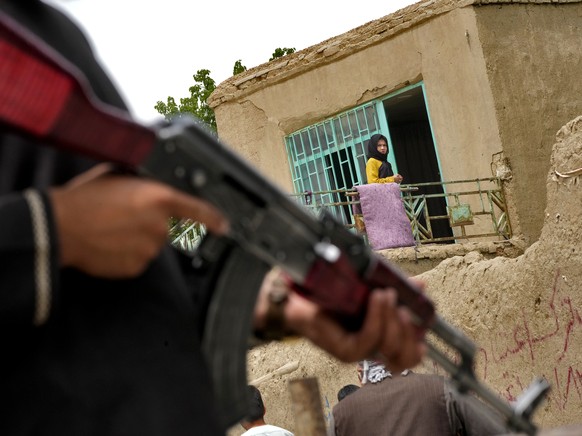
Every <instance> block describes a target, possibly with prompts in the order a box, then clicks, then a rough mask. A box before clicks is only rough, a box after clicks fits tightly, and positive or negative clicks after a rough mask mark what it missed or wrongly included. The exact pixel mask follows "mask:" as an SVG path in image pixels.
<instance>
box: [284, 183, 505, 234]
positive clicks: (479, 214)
mask: <svg viewBox="0 0 582 436" xmlns="http://www.w3.org/2000/svg"><path fill="white" fill-rule="evenodd" d="M401 191H402V200H403V204H404V209H405V211H406V214H407V216H408V218H409V220H410V226H411V229H412V233H413V235H414V238H415V240H416V242H417V244H429V243H436V242H449V243H450V242H459V241H460V240H468V239H479V240H491V239H494V240H504V239H509V238H511V237H512V231H511V224H510V220H509V216H508V213H507V205H506V202H505V196H504V195H503V189H502V185H501V181H500V180H499V179H498V178H486V179H471V180H456V181H451V182H442V183H436V182H433V183H417V184H408V185H402V186H401ZM293 197H294V198H295V199H296V200H297V201H298V202H299V203H301V204H302V205H304V206H305V207H307V208H308V209H310V210H311V211H313V212H314V213H318V212H319V211H321V210H326V211H327V212H328V213H331V214H332V215H333V216H334V217H335V218H336V219H337V220H339V221H340V222H342V223H343V224H344V225H345V226H346V227H348V228H351V229H354V231H357V232H359V233H362V234H363V235H364V236H365V217H363V225H362V223H361V222H360V220H361V219H362V217H361V216H358V214H354V213H353V211H354V206H356V205H358V204H359V200H358V196H357V191H356V190H355V189H338V190H331V191H320V192H303V193H301V194H294V195H293Z"/></svg>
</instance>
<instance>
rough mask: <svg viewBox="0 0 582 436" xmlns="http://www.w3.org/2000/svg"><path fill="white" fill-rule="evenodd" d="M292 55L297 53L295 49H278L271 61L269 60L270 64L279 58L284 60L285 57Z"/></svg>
mask: <svg viewBox="0 0 582 436" xmlns="http://www.w3.org/2000/svg"><path fill="white" fill-rule="evenodd" d="M291 53H295V49H294V48H276V49H275V51H274V52H273V54H272V55H271V59H269V62H271V61H274V60H275V59H277V58H282V57H283V56H286V55H288V54H291Z"/></svg>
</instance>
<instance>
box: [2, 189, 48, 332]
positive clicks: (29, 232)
mask: <svg viewBox="0 0 582 436" xmlns="http://www.w3.org/2000/svg"><path fill="white" fill-rule="evenodd" d="M54 234H55V231H54V225H53V222H52V214H51V211H50V208H49V206H48V201H47V197H46V195H45V194H42V193H40V192H38V191H34V190H27V191H25V192H24V193H22V194H9V195H4V196H1V197H0V264H1V265H2V274H0V322H1V323H2V324H3V325H5V326H7V325H17V324H18V325H33V324H34V325H42V324H44V323H45V322H46V320H47V319H48V318H49V316H50V312H51V307H52V303H53V301H54V298H55V293H54V289H55V288H56V287H57V286H56V280H57V272H56V271H57V270H56V263H57V262H56V259H57V256H58V254H57V249H56V246H55V245H54V243H53V241H54Z"/></svg>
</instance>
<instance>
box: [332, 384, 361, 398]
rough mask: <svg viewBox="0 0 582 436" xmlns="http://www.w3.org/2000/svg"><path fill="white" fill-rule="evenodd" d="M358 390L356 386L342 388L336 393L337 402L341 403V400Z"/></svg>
mask: <svg viewBox="0 0 582 436" xmlns="http://www.w3.org/2000/svg"><path fill="white" fill-rule="evenodd" d="M358 389H360V387H359V386H357V385H345V386H344V387H343V388H341V389H340V390H339V391H338V392H337V400H338V401H341V400H343V399H344V398H345V397H347V396H348V395H350V394H353V393H354V392H356V391H357V390H358Z"/></svg>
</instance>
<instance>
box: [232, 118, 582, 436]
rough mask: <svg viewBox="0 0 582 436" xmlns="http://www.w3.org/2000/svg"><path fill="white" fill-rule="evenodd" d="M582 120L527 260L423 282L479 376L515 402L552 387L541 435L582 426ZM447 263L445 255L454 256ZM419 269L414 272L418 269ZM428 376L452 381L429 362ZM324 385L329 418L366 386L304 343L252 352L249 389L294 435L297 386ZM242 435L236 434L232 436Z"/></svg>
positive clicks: (555, 160)
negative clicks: (344, 394) (537, 382)
mask: <svg viewBox="0 0 582 436" xmlns="http://www.w3.org/2000/svg"><path fill="white" fill-rule="evenodd" d="M580 176H582V117H578V118H576V119H574V120H572V121H570V122H569V123H568V124H567V125H565V126H564V127H562V129H560V131H559V132H558V133H557V135H556V142H555V144H554V146H553V152H552V157H551V165H550V172H549V173H548V174H547V181H546V189H547V207H546V211H545V222H544V227H543V230H542V234H541V236H540V239H539V240H538V241H537V242H535V243H533V244H532V245H531V246H529V247H527V248H525V251H523V254H521V255H513V256H509V257H507V256H503V253H500V254H502V255H501V256H497V257H491V256H487V255H486V254H484V253H483V252H482V251H478V250H475V251H470V252H468V253H466V254H463V255H454V256H452V257H447V258H446V259H444V260H442V261H441V262H440V263H439V264H438V265H436V266H435V267H434V268H432V269H430V270H428V271H426V272H423V273H421V274H419V275H418V276H417V277H419V278H421V279H422V280H424V281H425V282H426V283H427V288H428V291H427V292H428V293H429V295H430V297H431V298H432V299H433V300H434V301H435V304H436V307H437V310H438V312H439V313H440V315H441V317H443V318H444V319H446V320H447V321H449V323H451V324H453V325H455V326H456V327H458V328H459V329H461V330H462V331H464V332H465V334H466V335H468V336H469V337H470V338H471V339H472V340H474V341H475V342H476V343H477V344H478V348H479V352H478V357H477V367H476V372H477V375H478V377H479V378H480V379H481V380H482V381H483V382H484V383H485V384H487V385H488V386H489V387H490V388H491V389H493V390H494V391H495V392H497V393H498V394H499V395H500V396H501V397H503V398H505V399H507V400H509V401H511V400H515V399H516V398H517V396H518V395H519V394H520V393H521V392H522V391H523V389H525V387H527V386H528V385H529V383H530V382H531V381H532V380H533V379H534V378H535V377H538V376H543V377H545V378H546V379H547V380H548V381H549V382H550V383H551V385H552V391H551V393H550V395H549V397H548V400H547V401H546V402H545V403H544V404H543V405H542V406H541V407H540V409H539V410H538V411H537V413H536V415H535V422H536V423H537V424H538V426H539V427H540V428H542V429H548V428H552V427H558V426H563V425H567V424H573V423H581V422H582V414H581V411H582V316H581V309H580V308H581V307H582V286H581V285H582V270H581V268H580V265H581V264H582V258H581V256H582V227H581V226H580V222H581V221H582V184H581V180H580ZM445 257H446V256H445ZM411 270H413V271H414V268H411ZM417 370H419V371H423V372H424V371H428V372H439V373H443V371H442V370H440V369H439V368H438V367H437V366H436V365H435V364H433V363H432V362H431V361H429V360H428V359H426V360H425V362H423V364H422V367H421V368H417ZM305 377H316V378H317V379H318V382H319V388H320V396H321V401H322V409H323V413H324V416H325V417H326V418H327V417H328V416H329V414H330V413H331V409H332V407H333V406H334V405H335V404H336V403H337V398H336V395H337V391H338V390H339V389H340V388H341V387H342V386H344V385H346V384H349V383H354V384H357V377H356V371H355V366H354V365H353V364H342V363H340V362H338V361H337V360H335V359H334V358H332V357H330V356H329V355H327V354H325V353H323V352H322V351H320V350H318V349H317V348H315V347H313V346H312V345H310V344H309V343H308V342H307V341H305V340H296V341H295V342H289V343H271V344H268V345H266V346H262V347H259V348H256V349H253V350H251V351H250V352H249V354H248V378H249V381H250V382H251V383H253V384H255V385H257V386H258V387H259V389H260V390H261V392H262V393H263V397H264V400H265V405H266V408H267V414H266V421H267V422H268V423H271V424H275V425H279V426H282V427H285V428H287V429H289V430H290V431H293V430H294V428H295V427H296V426H295V422H294V416H293V411H292V407H291V402H290V398H289V392H288V386H287V385H288V382H289V381H290V380H293V379H297V378H305ZM241 433H242V427H240V426H235V427H234V428H233V429H231V431H230V432H229V435H231V436H235V435H240V434H241Z"/></svg>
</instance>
